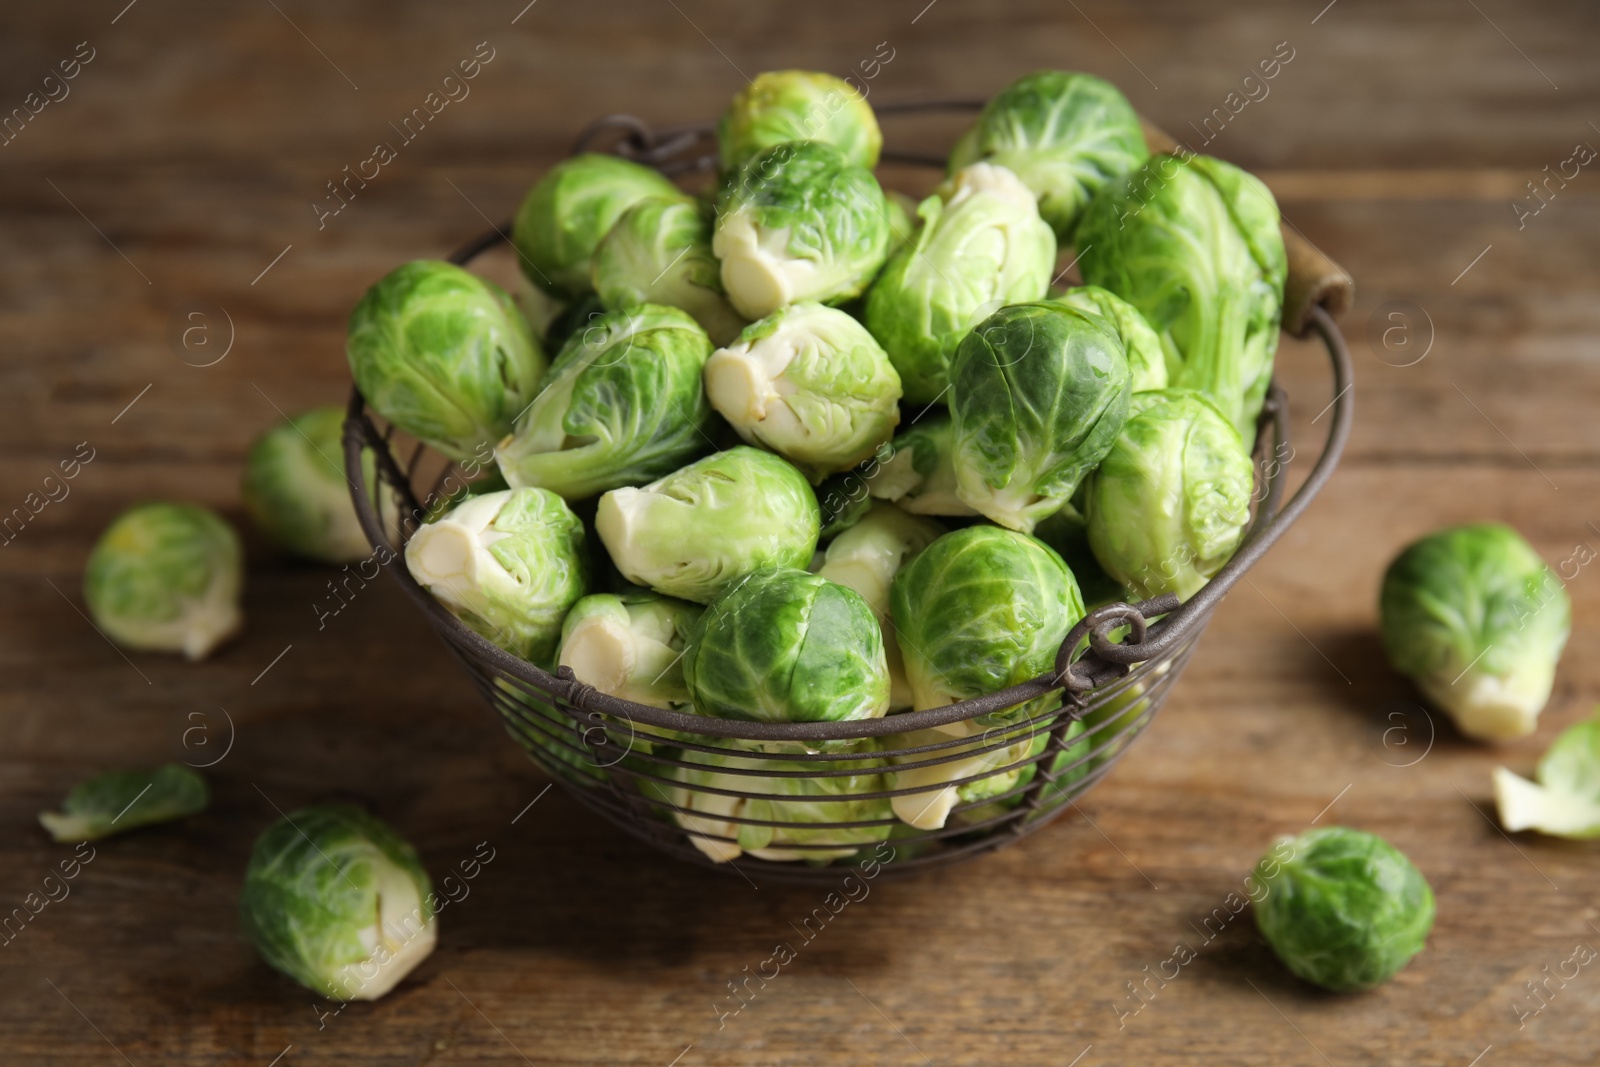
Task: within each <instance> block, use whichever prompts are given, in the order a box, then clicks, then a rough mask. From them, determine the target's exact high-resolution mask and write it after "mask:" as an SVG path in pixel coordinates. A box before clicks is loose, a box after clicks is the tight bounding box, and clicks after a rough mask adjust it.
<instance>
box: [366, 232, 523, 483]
mask: <svg viewBox="0 0 1600 1067" xmlns="http://www.w3.org/2000/svg"><path fill="white" fill-rule="evenodd" d="M345 354H346V355H347V356H348V357H349V360H350V373H351V374H352V375H353V376H354V377H355V380H356V385H357V386H358V387H360V389H361V393H362V395H363V396H365V397H366V399H367V403H368V404H371V405H372V408H373V410H374V411H376V412H377V413H378V414H380V415H382V416H383V417H384V418H386V419H388V420H389V421H390V422H392V423H393V424H394V425H395V426H397V427H399V428H400V429H402V430H404V431H405V432H406V433H408V434H411V435H412V436H413V437H415V438H417V439H418V440H420V441H425V442H427V443H428V444H430V445H432V446H433V447H434V448H436V449H438V450H439V451H440V452H443V453H444V454H445V455H447V456H449V457H450V458H451V459H454V460H468V459H474V458H475V459H477V460H478V461H479V462H481V461H483V460H485V459H487V458H488V456H489V450H490V449H491V448H492V447H493V446H494V443H495V442H496V441H498V440H500V438H502V437H504V436H505V435H506V433H507V432H509V431H510V429H511V422H512V420H513V419H515V418H516V416H517V413H518V412H519V411H521V410H522V409H523V408H524V407H526V406H527V404H528V401H530V400H532V399H533V396H534V393H535V392H536V391H537V390H538V387H539V379H540V378H541V377H542V376H543V375H544V369H545V356H544V350H543V349H542V348H541V347H540V346H539V342H538V341H537V340H535V339H534V337H533V334H532V333H530V332H529V330H528V324H527V323H526V322H525V321H523V318H522V313H521V312H519V311H518V310H517V309H516V307H515V305H513V304H512V302H511V298H510V297H509V296H507V295H506V293H505V290H503V289H501V288H500V287H499V286H497V285H495V284H494V283H493V282H489V281H485V280H483V279H482V278H479V277H476V276H474V275H472V274H468V273H467V272H466V271H464V270H462V269H461V268H460V267H457V266H455V265H454V264H450V263H441V262H437V261H434V260H426V259H419V260H417V261H415V262H413V263H407V264H405V265H404V266H402V267H397V268H395V269H394V270H392V271H390V272H389V273H388V274H386V275H384V277H383V278H382V279H381V280H380V281H379V282H378V283H377V284H376V285H374V286H373V287H372V288H371V289H368V290H367V294H366V295H365V296H363V297H362V298H361V303H359V304H357V305H356V309H355V311H353V312H352V313H351V315H350V329H349V334H348V336H347V338H346V341H345Z"/></svg>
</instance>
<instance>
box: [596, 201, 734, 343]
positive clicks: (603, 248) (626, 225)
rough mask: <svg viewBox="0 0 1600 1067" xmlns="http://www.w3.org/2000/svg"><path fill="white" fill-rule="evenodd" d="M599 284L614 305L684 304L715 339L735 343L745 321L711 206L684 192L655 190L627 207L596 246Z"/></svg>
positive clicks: (602, 294)
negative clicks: (726, 283) (719, 254)
mask: <svg viewBox="0 0 1600 1067" xmlns="http://www.w3.org/2000/svg"><path fill="white" fill-rule="evenodd" d="M594 288H595V291H596V292H597V293H599V295H600V301H601V303H602V304H604V306H605V307H607V308H610V309H611V310H613V311H616V310H620V309H624V308H631V307H633V306H634V305H636V304H665V305H666V306H668V307H675V308H681V309H682V310H684V311H687V312H688V313H689V314H690V315H692V316H694V320H695V321H696V322H698V323H699V324H700V326H701V327H702V328H703V329H704V330H705V331H706V333H707V334H708V335H709V336H710V337H711V340H712V342H713V343H714V344H718V345H725V344H730V343H731V342H732V341H733V339H734V338H735V337H738V336H739V331H740V330H742V329H744V327H745V320H744V318H743V317H741V316H740V315H739V313H738V312H737V311H734V310H733V305H732V304H729V303H728V298H727V296H726V295H725V294H724V293H723V291H722V275H721V271H720V268H719V266H718V264H717V259H716V257H715V256H714V255H712V254H711V212H710V206H709V205H706V204H700V203H698V202H696V201H693V200H686V199H684V198H683V197H681V196H675V197H664V196H652V197H649V198H647V199H644V200H641V201H639V202H638V203H637V204H634V205H633V206H632V207H630V208H629V209H628V210H627V211H625V212H623V213H622V217H621V218H619V219H617V221H616V224H615V225H614V226H612V227H611V232H610V233H608V234H606V237H605V240H603V241H601V242H600V247H599V248H598V249H597V250H596V251H595V254H594Z"/></svg>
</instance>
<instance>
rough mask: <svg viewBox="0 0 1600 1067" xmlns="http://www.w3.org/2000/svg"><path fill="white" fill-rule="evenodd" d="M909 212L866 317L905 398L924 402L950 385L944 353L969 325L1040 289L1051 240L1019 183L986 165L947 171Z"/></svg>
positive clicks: (1045, 282) (1046, 278)
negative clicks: (914, 222) (912, 220)
mask: <svg viewBox="0 0 1600 1067" xmlns="http://www.w3.org/2000/svg"><path fill="white" fill-rule="evenodd" d="M917 214H918V215H919V216H920V217H921V219H922V225H921V227H920V228H919V229H918V230H917V233H916V237H915V238H914V239H913V240H912V241H911V242H910V243H909V244H907V245H906V246H905V247H904V248H902V249H900V250H899V251H898V252H896V253H895V254H894V258H893V259H891V260H890V261H889V263H888V265H887V266H885V267H884V269H883V273H881V274H880V275H879V276H878V280H877V281H876V282H874V283H873V286H872V289H871V290H870V291H869V292H868V293H867V308H866V323H867V328H868V329H870V330H871V331H872V335H873V336H874V337H876V338H877V339H878V340H880V341H882V342H883V347H884V349H885V350H886V351H888V353H889V358H890V359H891V360H892V361H893V362H894V366H895V370H897V371H899V372H900V378H901V380H902V381H903V382H904V383H905V393H906V397H907V399H909V400H911V401H912V402H914V403H918V404H931V403H933V402H934V401H936V400H940V399H942V398H943V396H944V393H945V390H946V389H948V388H949V381H950V377H949V367H950V360H951V357H953V356H954V355H955V351H956V346H957V345H958V344H960V343H961V339H962V338H963V337H965V336H966V335H967V331H969V330H970V329H971V328H972V326H973V324H974V323H977V322H979V321H981V320H982V319H984V318H985V317H986V316H988V315H989V314H990V313H991V312H993V311H995V310H996V309H997V308H999V307H1000V306H1001V305H1004V304H1015V303H1021V302H1023V301H1027V300H1038V299H1040V298H1041V297H1043V296H1044V295H1045V291H1046V290H1047V289H1048V288H1049V286H1050V274H1051V272H1052V271H1053V270H1054V269H1055V261H1056V239H1055V235H1054V234H1052V233H1051V232H1050V227H1049V226H1047V225H1046V224H1045V222H1044V220H1043V219H1041V218H1040V217H1039V210H1038V208H1037V207H1036V206H1035V205H1034V200H1033V193H1031V192H1029V190H1028V187H1027V186H1025V185H1023V184H1022V182H1021V181H1019V180H1018V179H1017V176H1016V175H1015V174H1012V173H1011V172H1010V171H1009V170H1006V169H1005V168H1004V167H997V166H992V165H991V164H988V163H975V164H973V165H972V166H970V167H964V168H962V169H961V170H959V171H957V172H956V173H955V174H953V175H951V176H950V178H949V179H948V180H947V181H946V182H945V183H944V185H942V186H940V188H939V191H938V195H936V196H930V197H928V198H927V199H926V200H924V201H923V202H922V204H921V206H920V207H918V208H917Z"/></svg>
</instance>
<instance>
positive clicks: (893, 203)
mask: <svg viewBox="0 0 1600 1067" xmlns="http://www.w3.org/2000/svg"><path fill="white" fill-rule="evenodd" d="M883 207H884V213H885V215H887V217H888V220H889V244H888V247H887V248H886V250H885V254H884V257H883V258H884V262H885V263H887V262H888V261H889V260H891V259H893V258H894V255H895V253H896V252H898V251H900V249H902V248H904V247H905V246H906V244H907V243H909V242H910V240H911V238H912V237H914V236H916V233H917V201H915V200H913V199H911V198H910V197H909V196H907V195H906V194H905V193H902V192H897V191H896V190H894V189H885V190H884V191H883Z"/></svg>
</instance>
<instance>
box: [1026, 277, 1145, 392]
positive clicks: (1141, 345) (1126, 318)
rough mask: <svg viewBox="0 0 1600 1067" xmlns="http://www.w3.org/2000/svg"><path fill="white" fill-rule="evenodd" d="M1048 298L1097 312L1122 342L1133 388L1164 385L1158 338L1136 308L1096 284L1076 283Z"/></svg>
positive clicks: (1092, 313) (1085, 310) (1137, 390)
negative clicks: (1073, 286) (1076, 285)
mask: <svg viewBox="0 0 1600 1067" xmlns="http://www.w3.org/2000/svg"><path fill="white" fill-rule="evenodd" d="M1051 301H1052V302H1053V303H1056V304H1061V305H1064V306H1066V307H1069V308H1073V309H1075V310H1077V311H1081V312H1083V313H1084V314H1086V315H1098V316H1099V317H1100V318H1101V319H1102V320H1103V321H1104V324H1105V325H1106V327H1108V328H1109V329H1110V331H1111V332H1112V333H1114V334H1116V335H1117V339H1118V340H1120V341H1121V342H1122V351H1123V352H1124V353H1125V354H1126V355H1127V357H1128V372H1129V374H1131V375H1132V377H1133V391H1134V392H1136V393H1148V392H1150V391H1151V390H1152V389H1165V388H1166V387H1167V357H1166V353H1165V351H1163V349H1162V347H1161V338H1159V337H1157V336H1156V332H1155V330H1153V329H1151V328H1150V324H1149V323H1148V322H1146V321H1145V318H1144V316H1143V315H1141V314H1140V313H1139V309H1138V308H1136V307H1134V306H1133V305H1132V304H1130V303H1128V302H1127V301H1126V300H1124V299H1122V297H1120V296H1118V295H1117V294H1115V293H1113V292H1112V291H1111V290H1109V289H1102V288H1100V287H1099V286H1098V285H1080V286H1078V287H1077V288H1074V289H1068V290H1067V291H1066V292H1064V293H1062V294H1061V295H1060V296H1056V297H1051Z"/></svg>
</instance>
